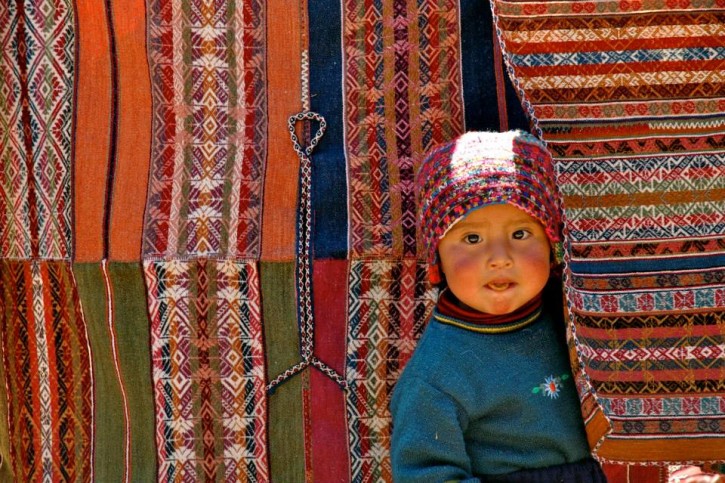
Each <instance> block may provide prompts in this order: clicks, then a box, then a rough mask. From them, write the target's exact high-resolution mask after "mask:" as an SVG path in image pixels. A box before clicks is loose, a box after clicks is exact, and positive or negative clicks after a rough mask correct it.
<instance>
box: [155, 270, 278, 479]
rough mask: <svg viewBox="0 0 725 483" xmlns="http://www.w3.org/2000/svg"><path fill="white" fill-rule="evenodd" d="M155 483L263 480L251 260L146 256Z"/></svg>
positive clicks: (261, 386) (261, 367)
mask: <svg viewBox="0 0 725 483" xmlns="http://www.w3.org/2000/svg"><path fill="white" fill-rule="evenodd" d="M144 274H145V279H146V283H147V286H148V288H149V313H150V316H151V350H152V371H153V384H154V399H155V406H156V442H157V447H158V461H159V469H158V471H159V473H158V477H159V480H160V481H199V480H207V481H209V480H224V481H248V480H251V481H268V479H269V473H268V463H267V445H266V438H267V436H266V434H267V430H266V427H267V423H266V420H267V397H266V390H265V372H266V371H265V360H264V353H263V340H262V322H261V311H260V307H261V305H260V288H259V287H260V285H259V274H258V271H257V267H256V264H255V263H246V262H235V261H229V260H205V259H201V260H196V261H156V262H152V261H147V262H144Z"/></svg>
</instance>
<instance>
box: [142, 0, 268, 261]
mask: <svg viewBox="0 0 725 483" xmlns="http://www.w3.org/2000/svg"><path fill="white" fill-rule="evenodd" d="M264 5H265V4H264V2H263V1H261V0H245V1H243V2H235V1H229V0H227V1H222V2H205V1H202V0H192V1H188V2H179V1H173V0H155V1H152V2H150V5H149V9H148V10H149V16H150V21H149V28H150V30H149V34H148V35H149V50H150V52H149V53H150V61H151V64H150V71H151V84H152V86H151V88H152V98H153V104H154V112H153V138H152V152H151V163H152V164H151V178H150V186H149V197H148V200H147V209H146V220H145V229H144V248H143V252H144V257H145V258H147V259H160V258H173V257H175V256H179V257H193V256H209V257H228V258H237V257H238V258H246V259H258V258H259V255H260V250H261V247H260V240H261V238H260V230H261V227H260V223H261V203H262V190H263V179H264V161H265V153H266V139H267V136H266V129H267V122H266V116H267V114H266V112H267V107H266V92H265V85H266V84H265V79H266V71H265V68H266V67H265V50H264V48H265V46H264V42H265V22H266V19H265V17H264V13H265V6H264Z"/></svg>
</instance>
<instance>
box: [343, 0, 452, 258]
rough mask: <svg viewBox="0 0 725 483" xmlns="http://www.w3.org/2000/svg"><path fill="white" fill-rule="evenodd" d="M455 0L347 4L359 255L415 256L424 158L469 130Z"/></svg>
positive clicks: (347, 87) (348, 109)
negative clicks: (418, 174)
mask: <svg viewBox="0 0 725 483" xmlns="http://www.w3.org/2000/svg"><path fill="white" fill-rule="evenodd" d="M459 10H460V5H459V2H458V1H456V0H444V1H433V0H423V1H418V0H392V1H385V2H372V3H371V2H366V1H363V0H345V1H344V2H342V18H343V44H344V46H345V48H344V52H345V56H344V63H345V67H344V72H345V75H344V98H345V107H344V109H345V132H346V137H345V142H344V145H345V149H346V158H347V165H348V186H349V194H348V196H349V203H348V204H349V211H350V233H349V240H350V246H349V249H350V252H351V256H352V257H353V258H362V257H373V258H381V257H394V258H398V257H411V258H415V257H416V254H417V253H418V251H419V250H418V249H417V238H416V218H415V194H414V192H413V181H414V179H413V178H414V173H415V168H416V166H415V165H414V160H418V159H420V158H421V156H422V155H423V154H424V153H425V152H426V151H428V150H429V149H430V148H432V147H434V146H436V145H438V144H441V143H444V142H446V141H449V140H451V139H453V138H454V137H456V136H457V135H459V134H461V133H462V132H463V129H464V112H463V86H462V83H461V68H460V62H461V59H460V55H461V52H460V41H461V40H460V20H459Z"/></svg>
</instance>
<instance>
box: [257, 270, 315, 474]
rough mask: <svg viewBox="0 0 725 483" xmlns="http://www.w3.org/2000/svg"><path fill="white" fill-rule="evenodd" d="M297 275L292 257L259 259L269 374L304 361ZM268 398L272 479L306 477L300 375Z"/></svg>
mask: <svg viewBox="0 0 725 483" xmlns="http://www.w3.org/2000/svg"><path fill="white" fill-rule="evenodd" d="M295 278H296V277H295V266H294V263H291V262H290V263H277V262H261V263H260V280H261V285H262V317H263V320H264V338H265V349H266V356H267V376H268V377H267V379H268V380H272V379H274V378H275V377H277V376H278V375H279V374H281V373H282V372H284V371H285V370H286V369H288V368H289V367H290V366H293V365H294V364H296V363H298V362H300V355H299V354H300V348H299V337H298V331H297V304H296V293H295ZM268 404H269V428H268V429H269V460H270V479H271V481H305V441H304V427H303V419H302V418H303V414H302V377H301V375H299V374H298V375H297V376H295V377H293V378H292V379H289V380H288V381H287V382H285V383H283V384H282V385H281V386H278V387H277V390H276V391H275V392H274V394H272V395H270V397H269V403H268Z"/></svg>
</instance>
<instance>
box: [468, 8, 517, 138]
mask: <svg viewBox="0 0 725 483" xmlns="http://www.w3.org/2000/svg"><path fill="white" fill-rule="evenodd" d="M461 45H462V50H463V54H462V56H461V57H462V61H461V62H462V64H463V65H462V70H463V102H464V104H465V117H466V130H467V131H498V130H499V115H498V98H497V95H496V74H495V71H494V57H493V19H492V15H491V6H490V5H489V3H488V2H487V1H481V0H461ZM505 82H506V86H505V88H506V109H507V110H508V121H509V125H508V129H516V128H518V129H523V130H525V131H528V130H529V121H528V120H527V118H526V114H525V113H524V110H523V108H522V107H521V103H520V102H519V99H518V96H517V95H516V92H515V90H514V88H513V86H512V85H511V81H510V80H509V78H508V75H506V76H505ZM505 129H506V128H504V130H505Z"/></svg>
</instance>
